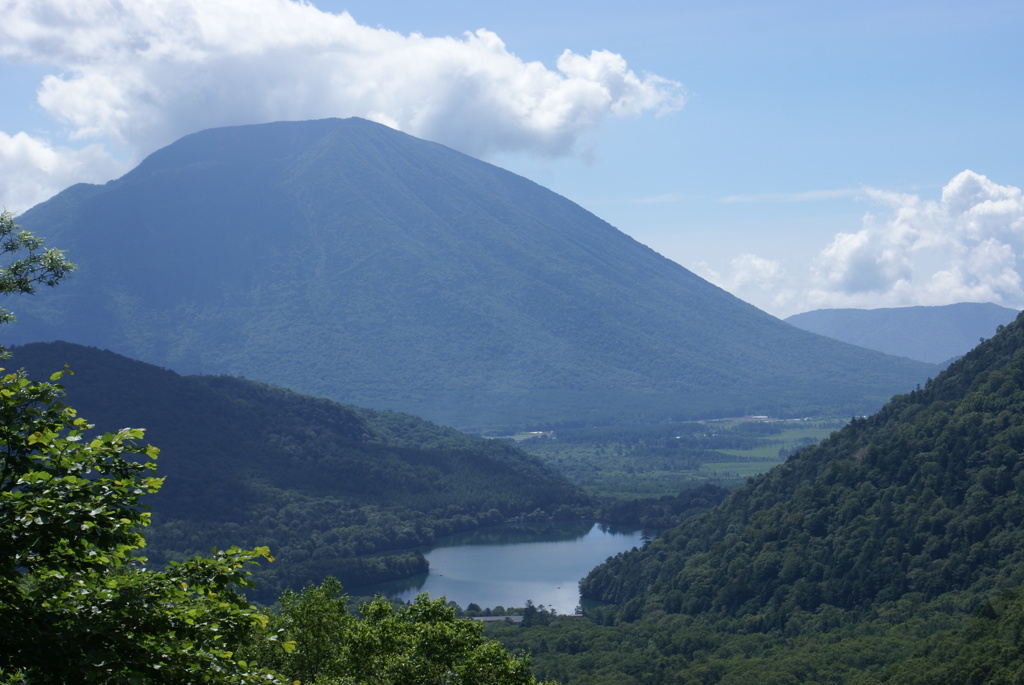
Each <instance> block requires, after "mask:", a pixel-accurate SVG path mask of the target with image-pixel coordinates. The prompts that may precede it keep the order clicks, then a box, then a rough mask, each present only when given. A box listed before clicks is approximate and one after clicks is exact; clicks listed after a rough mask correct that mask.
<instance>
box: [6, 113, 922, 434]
mask: <svg viewBox="0 0 1024 685" xmlns="http://www.w3.org/2000/svg"><path fill="white" fill-rule="evenodd" d="M20 221H21V223H22V224H23V225H24V226H25V227H26V228H28V229H30V230H32V231H34V232H36V233H38V234H39V235H43V236H45V237H46V238H47V240H48V243H49V244H52V245H55V246H59V247H61V248H63V249H66V250H68V253H69V256H70V257H71V258H72V260H73V261H75V262H76V263H77V264H78V265H79V266H80V271H79V272H77V273H76V274H75V278H74V281H73V282H72V283H69V284H68V285H67V286H66V287H63V288H59V289H56V290H55V291H53V292H47V293H41V294H40V295H39V296H38V297H36V298H33V299H31V300H30V301H25V302H24V303H22V302H19V303H18V304H19V307H18V310H17V311H16V314H17V315H18V317H19V323H18V325H17V326H16V327H13V328H11V330H10V331H9V334H10V335H11V337H12V340H11V342H14V343H24V342H31V341H39V340H54V339H63V340H70V341H73V342H77V343H81V344H86V345H94V346H98V347H103V348H108V349H112V350H114V351H115V352H118V353H121V354H125V355H129V356H131V357H134V358H139V359H143V360H145V361H147V362H150V363H154V364H158V365H161V366H167V367H169V368H173V369H176V370H178V371H180V372H188V373H227V374H233V375H242V376H245V377H248V378H254V379H257V380H261V381H266V382H270V383H274V384H277V385H282V386H286V387H289V388H292V389H294V390H297V391H300V392H304V393H307V394H312V395H318V396H326V397H330V398H332V399H336V400H339V401H344V402H349V403H353V404H358V405H363V406H372V407H377V408H387V409H399V410H402V411H408V412H410V413H414V414H417V415H421V416H425V417H427V418H430V419H433V420H438V421H442V422H445V423H448V424H452V425H457V426H460V427H472V428H484V427H488V426H508V425H523V424H526V423H531V424H537V423H539V422H595V421H631V420H637V419H643V420H648V421H651V420H660V419H668V418H680V417H705V416H709V415H710V416H714V415H718V416H721V415H731V414H747V413H771V414H789V415H794V414H795V415H799V414H805V413H821V412H829V413H837V412H838V413H841V414H849V413H863V412H865V411H867V410H869V409H875V408H877V407H879V406H881V404H882V403H883V402H884V401H885V399H887V398H888V397H889V396H890V395H891V394H893V393H894V392H897V391H901V390H905V389H908V388H910V387H913V385H914V384H915V383H917V382H920V381H923V380H924V379H925V377H927V376H928V375H929V374H931V373H933V372H934V368H933V367H930V366H927V365H924V364H919V363H911V362H909V361H907V360H899V359H893V358H888V357H886V356H884V355H881V354H878V353H874V352H869V351H866V350H862V349H855V348H852V347H850V346H846V345H843V344H839V343H836V342H834V341H831V340H826V339H824V338H821V337H818V336H814V335H811V334H808V333H805V332H803V331H799V330H797V329H795V328H793V327H791V326H788V325H786V324H784V323H782V322H780V321H778V320H777V319H774V318H773V317H770V316H768V315H767V314H765V313H763V312H761V311H759V310H757V309H755V308H754V307H752V306H750V305H748V304H746V303H743V302H741V301H740V300H737V299H736V298H734V297H732V296H731V295H729V294H728V293H726V292H724V291H722V290H720V289H719V288H716V287H714V286H712V285H711V284H709V283H707V282H706V281H703V280H702V279H700V278H698V277H697V276H695V275H694V274H692V273H691V272H689V271H687V270H686V269H684V268H682V267H680V266H679V265H677V264H675V263H673V262H671V261H669V260H667V259H665V258H663V257H661V256H660V255H658V254H656V253H655V252H653V251H652V250H650V249H648V248H646V247H644V246H643V245H640V244H639V243H637V242H636V241H634V240H633V239H631V238H629V237H628V236H626V235H625V234H623V233H621V232H619V231H617V230H616V229H615V228H613V227H612V226H610V225H608V224H607V223H605V222H603V221H601V220H600V219H598V218H597V217H595V216H593V215H592V214H590V213H589V212H586V211H585V210H583V209H582V208H580V207H578V206H577V205H575V204H573V203H571V202H569V201H567V200H566V199H565V198H562V197H560V196H558V195H556V194H554V193H552V192H550V191H548V190H545V189H544V188H542V187H540V186H538V185H536V184H534V183H532V182H530V181H528V180H526V179H524V178H521V177H519V176H516V175H514V174H511V173H509V172H506V171H504V170H502V169H499V168H497V167H494V166H491V165H489V164H485V163H483V162H480V161H478V160H475V159H472V158H470V157H467V156H465V155H462V154H460V153H457V152H455V151H453V150H450V149H448V148H445V147H443V146H440V145H436V144H433V143H429V142H425V141H422V140H417V139H415V138H412V137H411V136H407V135H405V134H402V133H399V132H396V131H394V130H391V129H389V128H386V127H384V126H380V125H377V124H373V123H370V122H367V121H363V120H359V119H348V120H323V121H310V122H294V123H277V124H267V125H260V126H246V127H235V128H224V129H214V130H209V131H204V132H201V133H197V134H194V135H190V136H187V137H185V138H183V139H181V140H180V141H178V142H176V143H174V144H172V145H170V146H168V147H166V148H164V149H162V150H159V151H157V152H156V153H154V154H152V155H151V156H149V157H148V158H146V159H145V160H144V161H143V162H142V163H141V164H140V165H139V166H138V167H137V168H136V169H134V170H133V171H131V172H130V173H128V174H126V175H125V176H124V177H123V178H121V179H118V180H116V181H112V182H110V183H108V184H106V185H103V186H86V185H78V186H74V187H72V188H69V189H68V190H66V191H65V192H63V193H61V194H59V195H58V196H56V197H55V198H53V199H52V200H50V201H48V202H46V203H43V204H41V205H39V206H37V207H35V208H33V209H32V210H30V211H28V212H26V213H25V214H24V215H23V216H22V217H20ZM5 332H7V331H5Z"/></svg>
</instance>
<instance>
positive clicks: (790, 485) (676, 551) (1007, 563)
mask: <svg viewBox="0 0 1024 685" xmlns="http://www.w3.org/2000/svg"><path fill="white" fill-rule="evenodd" d="M1022 449H1024V324H1022V321H1021V319H1019V318H1018V320H1017V321H1016V322H1014V323H1013V324H1011V325H1008V326H1006V327H1005V328H1004V329H1002V330H1001V331H1000V333H999V334H998V335H996V336H995V337H994V338H992V339H991V340H988V341H987V342H986V343H984V344H982V345H980V346H978V348H977V349H975V350H974V351H972V352H971V353H969V354H968V355H967V356H965V357H964V358H963V359H961V360H960V361H958V362H956V363H955V364H953V365H952V366H950V367H949V369H948V370H946V371H945V372H943V373H942V374H941V375H940V376H939V377H938V378H936V379H935V380H933V381H930V382H929V383H928V384H927V385H926V386H925V387H924V388H922V389H919V390H916V391H914V392H912V393H909V394H907V395H901V396H898V397H896V398H894V399H893V400H892V401H891V402H890V403H889V404H887V405H886V406H885V407H884V408H883V409H882V410H881V411H880V412H879V413H877V414H876V415H874V416H872V417H869V418H866V419H857V420H855V421H853V422H852V423H851V424H850V425H849V426H847V427H846V428H844V429H843V430H841V431H839V432H837V433H835V434H834V435H833V436H832V437H831V438H830V439H828V440H825V441H824V442H822V443H821V444H819V445H817V446H814V447H810V448H807V449H805V450H803V451H801V452H799V453H798V454H797V455H795V456H793V457H792V458H790V459H789V460H788V461H787V462H786V463H785V464H784V465H782V466H780V467H777V468H775V469H773V470H772V471H770V472H768V473H766V474H764V475H763V476H760V477H758V478H756V479H753V480H752V482H751V483H749V484H748V485H746V486H744V487H742V488H740V489H738V490H737V491H735V492H734V493H733V494H732V495H731V496H730V497H729V498H728V499H726V501H725V502H724V503H723V504H722V505H721V506H719V507H718V508H716V509H714V510H712V511H711V512H708V513H707V514H704V515H701V516H698V517H695V518H694V519H691V520H689V521H686V522H684V523H683V524H682V525H681V526H679V527H677V528H674V529H672V530H669V531H667V532H666V533H664V534H663V535H662V536H660V537H659V538H658V539H656V540H654V541H653V542H652V543H651V544H650V545H649V546H647V547H646V548H645V549H643V550H639V551H636V552H632V553H626V554H623V555H620V556H619V557H617V558H615V559H613V560H610V561H609V563H607V564H606V565H604V566H601V567H599V568H597V569H595V570H594V572H593V573H591V574H590V575H589V576H588V577H587V579H585V581H584V582H583V583H582V585H581V588H582V590H583V592H584V595H585V596H586V597H590V598H594V599H602V600H605V601H612V602H616V603H618V604H619V605H620V606H621V614H620V616H621V617H622V618H627V619H628V618H636V617H639V616H640V615H641V614H643V613H644V612H646V611H651V610H654V609H661V610H664V611H667V612H670V613H686V614H710V615H718V616H722V617H734V618H739V619H741V620H743V621H745V622H746V623H747V625H748V626H749V627H750V628H751V629H758V630H762V629H770V628H779V627H782V626H784V625H785V624H786V621H787V620H788V619H789V618H790V617H791V616H793V615H794V613H796V612H800V611H805V612H813V611H816V610H820V609H821V608H823V607H827V606H831V607H837V608H840V609H851V610H853V609H860V610H863V609H866V608H869V607H871V606H873V605H876V604H878V603H881V602H886V601H895V600H899V599H901V598H906V597H916V598H918V599H919V600H925V599H928V598H935V597H938V596H940V595H942V594H943V593H948V592H951V591H956V590H968V589H969V590H971V591H975V592H981V591H985V590H990V589H992V588H997V587H1002V586H1010V585H1014V584H1017V583H1021V582H1024V564H1022V562H1024V459H1021V450H1022Z"/></svg>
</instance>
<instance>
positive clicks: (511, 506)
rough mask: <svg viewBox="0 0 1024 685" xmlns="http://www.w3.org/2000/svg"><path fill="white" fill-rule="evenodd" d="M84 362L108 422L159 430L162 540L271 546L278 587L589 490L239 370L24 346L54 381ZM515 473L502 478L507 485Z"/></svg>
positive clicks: (362, 566)
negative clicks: (209, 371)
mask: <svg viewBox="0 0 1024 685" xmlns="http://www.w3.org/2000/svg"><path fill="white" fill-rule="evenodd" d="M64 364H68V365H69V366H70V368H71V370H72V371H73V372H74V376H72V377H69V378H66V379H65V381H64V385H65V387H66V389H67V402H68V404H69V405H70V406H72V407H75V408H76V409H77V410H79V415H80V416H83V417H85V418H86V419H87V420H88V421H90V422H91V423H94V424H95V425H96V427H97V430H99V431H106V430H113V429H116V428H120V427H123V426H133V427H139V428H145V429H146V440H147V442H149V443H151V444H154V445H156V446H157V447H159V448H160V450H161V452H160V457H159V459H158V461H157V467H158V474H159V475H160V476H165V477H166V478H167V480H166V482H165V485H164V487H163V489H162V490H161V491H160V492H159V493H157V494H156V495H153V496H152V497H150V498H148V501H147V502H146V504H147V505H148V506H150V507H151V508H152V510H153V514H154V526H153V527H152V529H150V530H151V534H147V540H148V542H149V545H148V547H147V550H146V554H147V555H148V556H150V557H151V558H153V559H154V560H156V561H158V562H160V561H163V560H165V559H168V558H180V557H181V556H183V555H185V554H194V553H203V554H205V553H207V552H208V551H209V549H210V548H211V547H212V546H214V545H218V546H221V547H226V546H230V545H242V546H256V545H268V546H270V547H271V549H272V551H273V553H274V555H275V556H276V557H277V558H278V561H277V562H276V563H275V564H273V565H272V566H270V567H269V568H267V569H263V570H261V571H260V575H259V586H258V589H259V590H260V591H261V595H260V596H262V597H265V598H268V599H270V600H271V601H272V600H273V598H275V597H276V596H277V593H278V592H279V591H280V590H281V589H282V587H284V586H291V587H294V588H297V587H301V586H302V585H303V584H305V583H307V582H319V581H320V580H322V578H323V577H324V576H326V575H329V574H334V575H336V576H338V577H339V578H340V579H341V580H342V581H343V582H345V583H346V584H356V583H359V582H366V581H367V580H369V579H373V580H381V579H386V577H387V576H396V575H397V576H401V575H408V574H409V573H412V572H415V571H422V570H423V568H422V557H420V558H418V559H416V558H411V557H412V556H413V555H405V556H403V557H393V558H381V557H378V558H376V559H374V560H370V561H366V560H364V561H358V560H355V559H354V557H355V555H357V554H367V553H372V552H381V551H384V550H388V549H395V548H398V547H410V546H414V545H418V544H428V543H430V542H431V541H432V540H433V538H434V537H435V536H436V535H443V534H445V533H449V532H453V531H456V530H468V529H472V528H474V527H476V526H478V525H485V524H494V523H501V522H502V521H504V520H506V519H507V518H510V517H514V516H520V515H525V514H530V513H532V512H534V511H535V510H537V509H541V510H544V511H546V512H548V513H553V512H554V511H555V510H556V509H558V508H559V507H570V508H571V507H575V506H581V505H585V504H586V503H587V499H586V497H585V496H584V495H583V494H582V493H581V492H580V491H579V490H578V489H577V488H575V487H574V486H572V485H570V484H569V483H568V482H566V481H565V479H564V478H562V477H560V476H558V475H556V474H555V473H553V472H552V471H551V470H549V469H548V468H547V467H545V466H543V465H542V464H540V462H539V461H537V460H536V459H535V458H534V457H531V456H530V455H527V454H526V453H524V452H522V451H520V450H518V449H516V448H514V447H512V446H511V445H508V444H506V443H505V442H503V441H499V440H484V439H481V438H474V437H470V436H468V435H465V434H463V433H459V432H457V431H455V430H453V429H450V428H442V427H440V426H437V425H434V424H431V423H428V422H426V421H423V420H422V419H418V418H415V417H412V416H409V415H405V414H395V413H391V412H382V411H376V410H367V409H358V408H355V407H350V406H343V405H339V404H336V403H334V402H331V401H328V400H323V399H317V398H312V397H306V396H302V395H298V394H296V393H294V392H290V391H288V390H284V389H281V388H275V387H271V386H267V385H263V384H260V383H255V382H253V381H246V380H242V379H238V378H230V377H225V376H219V377H215V376H179V375H178V374H176V373H174V372H172V371H168V370H166V369H160V368H157V367H155V366H151V365H149V364H144V363H142V362H137V361H133V360H130V359H127V358H125V357H121V356H119V355H116V354H114V353H112V352H107V351H103V350H97V349H93V348H87V347H82V346H80V345H72V344H68V343H33V344H29V345H24V346H19V347H16V348H14V350H13V358H12V359H11V360H9V361H8V363H7V364H6V366H7V367H8V368H26V369H28V370H29V372H30V375H31V376H33V377H38V378H41V379H45V378H47V377H48V376H49V374H50V373H51V372H52V371H55V370H57V369H60V368H62V367H63V366H64ZM498 483H500V487H498V486H497V485H496V484H498Z"/></svg>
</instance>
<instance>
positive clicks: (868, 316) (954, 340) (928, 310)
mask: <svg viewBox="0 0 1024 685" xmlns="http://www.w3.org/2000/svg"><path fill="white" fill-rule="evenodd" d="M1018 313H1019V312H1018V311H1017V310H1016V309H1008V308H1006V307H1000V306H999V305H997V304H992V303H990V302H986V303H981V302H961V303H959V304H949V305H944V306H941V307H893V308H888V309H816V310H814V311H811V312H804V313H803V314H795V315H793V316H790V317H788V318H787V319H786V321H787V322H789V323H791V324H793V325H794V326H796V327H798V328H802V329H804V330H805V331H811V332H812V333H818V334H820V335H826V336H828V337H830V338H835V339H836V340H842V341H843V342H848V343H850V344H852V345H859V346H861V347H866V348H868V349H871V350H878V351H879V352H885V353H886V354H894V355H896V356H898V357H909V358H910V359H916V360H918V361H923V362H929V363H932V364H943V363H948V362H950V361H951V360H953V359H954V358H956V357H959V356H961V355H964V354H966V353H967V351H968V350H970V349H971V348H972V347H974V346H975V345H977V344H978V341H979V339H981V338H988V337H991V336H992V335H994V334H995V332H996V330H997V329H998V328H999V327H1000V326H1002V325H1004V324H1008V323H1010V322H1011V321H1013V320H1014V318H1016V316H1017V314H1018Z"/></svg>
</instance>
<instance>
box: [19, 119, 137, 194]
mask: <svg viewBox="0 0 1024 685" xmlns="http://www.w3.org/2000/svg"><path fill="white" fill-rule="evenodd" d="M125 171H127V168H126V166H125V165H124V164H122V163H121V162H119V161H117V160H116V159H114V158H113V157H111V156H110V154H109V153H107V151H106V150H105V149H104V148H103V147H102V146H101V145H98V144H92V145H87V146H85V147H84V148H81V149H78V150H73V149H70V148H59V147H58V148H55V147H52V146H50V145H49V144H48V143H47V142H45V141H43V140H40V139H38V138H33V137H31V136H29V135H27V134H25V133H17V134H15V135H13V136H9V135H7V134H6V133H4V132H3V131H0V208H2V209H5V210H9V211H12V212H15V213H17V212H22V211H24V210H26V209H28V208H29V207H31V206H32V205H34V204H37V203H39V202H42V201H43V200H46V199H48V198H49V197H50V196H51V195H53V194H54V192H55V191H56V190H58V189H61V188H64V187H66V186H69V185H72V184H74V183H80V182H98V181H105V180H107V179H110V178H112V177H114V176H118V175H120V174H123V173H124V172H125Z"/></svg>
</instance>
